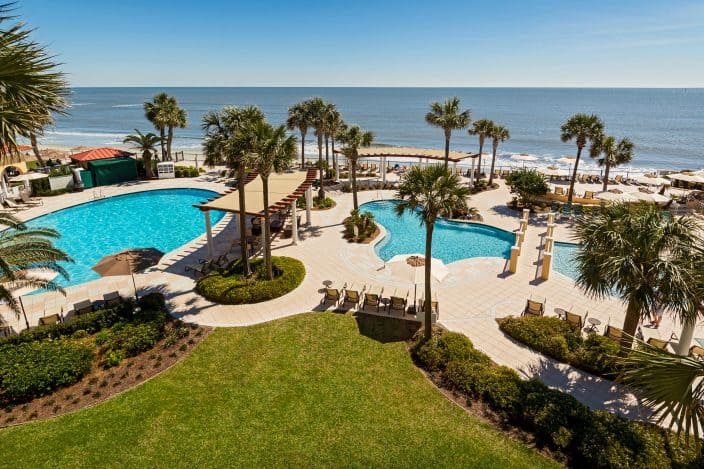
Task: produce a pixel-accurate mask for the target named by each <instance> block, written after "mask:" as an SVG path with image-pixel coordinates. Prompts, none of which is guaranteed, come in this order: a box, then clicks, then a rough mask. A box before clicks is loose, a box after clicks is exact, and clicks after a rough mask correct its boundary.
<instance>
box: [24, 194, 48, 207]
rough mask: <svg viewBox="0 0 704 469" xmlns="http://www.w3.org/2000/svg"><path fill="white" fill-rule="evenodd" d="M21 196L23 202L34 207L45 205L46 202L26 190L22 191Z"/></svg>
mask: <svg viewBox="0 0 704 469" xmlns="http://www.w3.org/2000/svg"><path fill="white" fill-rule="evenodd" d="M20 198H21V199H22V203H24V204H26V205H31V206H33V207H38V206H39V205H44V202H42V201H41V199H34V198H32V197H30V196H29V194H28V193H27V192H25V191H22V192H20Z"/></svg>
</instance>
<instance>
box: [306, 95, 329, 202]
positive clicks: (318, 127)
mask: <svg viewBox="0 0 704 469" xmlns="http://www.w3.org/2000/svg"><path fill="white" fill-rule="evenodd" d="M306 107H307V108H308V112H309V115H310V119H311V120H310V122H311V125H312V126H313V128H314V129H315V136H316V137H317V139H318V170H319V172H320V177H319V179H320V180H319V183H320V189H318V198H319V199H320V200H323V199H325V186H323V137H324V136H325V114H326V112H327V103H326V102H325V101H323V99H322V98H317V97H316V98H311V99H309V100H308V101H306Z"/></svg>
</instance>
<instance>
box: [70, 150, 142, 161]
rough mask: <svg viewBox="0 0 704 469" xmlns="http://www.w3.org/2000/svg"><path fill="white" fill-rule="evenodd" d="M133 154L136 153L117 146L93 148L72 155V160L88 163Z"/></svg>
mask: <svg viewBox="0 0 704 469" xmlns="http://www.w3.org/2000/svg"><path fill="white" fill-rule="evenodd" d="M132 155H134V153H130V152H128V151H125V150H119V149H117V148H93V149H92V150H86V151H82V152H80V153H76V154H75V155H71V160H73V161H76V162H78V163H86V162H88V161H95V160H107V159H110V158H121V157H125V156H132Z"/></svg>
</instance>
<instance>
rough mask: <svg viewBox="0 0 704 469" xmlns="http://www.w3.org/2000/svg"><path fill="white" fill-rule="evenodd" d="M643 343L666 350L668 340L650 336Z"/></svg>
mask: <svg viewBox="0 0 704 469" xmlns="http://www.w3.org/2000/svg"><path fill="white" fill-rule="evenodd" d="M645 343H646V344H648V345H650V346H652V347H655V348H659V349H660V350H667V346H668V344H669V343H670V342H668V341H667V340H662V339H656V338H655V337H650V338H649V339H648V340H647V341H646V342H645Z"/></svg>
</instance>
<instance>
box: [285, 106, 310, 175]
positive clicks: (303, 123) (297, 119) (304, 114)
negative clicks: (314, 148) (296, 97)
mask: <svg viewBox="0 0 704 469" xmlns="http://www.w3.org/2000/svg"><path fill="white" fill-rule="evenodd" d="M311 126H312V119H311V116H310V109H309V108H308V106H307V102H306V101H303V102H301V103H297V104H294V105H293V106H291V107H290V108H288V119H287V120H286V127H288V128H289V129H290V130H293V129H298V130H299V131H300V132H301V168H303V167H304V166H305V165H306V134H307V133H308V128H309V127H311Z"/></svg>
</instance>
